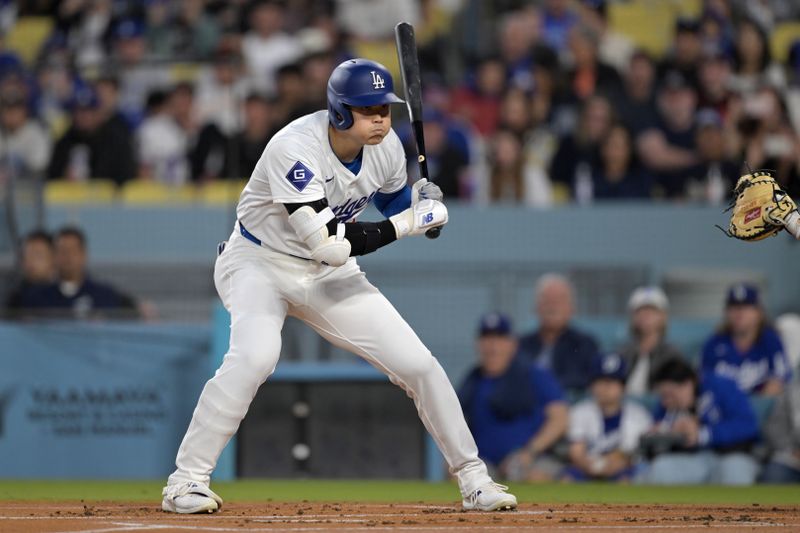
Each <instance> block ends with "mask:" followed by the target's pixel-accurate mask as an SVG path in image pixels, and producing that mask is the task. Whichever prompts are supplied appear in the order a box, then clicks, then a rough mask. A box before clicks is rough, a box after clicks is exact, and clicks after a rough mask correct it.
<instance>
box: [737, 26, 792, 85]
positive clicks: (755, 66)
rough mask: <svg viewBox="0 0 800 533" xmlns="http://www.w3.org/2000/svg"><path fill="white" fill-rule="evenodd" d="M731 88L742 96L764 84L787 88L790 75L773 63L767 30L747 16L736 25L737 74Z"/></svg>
mask: <svg viewBox="0 0 800 533" xmlns="http://www.w3.org/2000/svg"><path fill="white" fill-rule="evenodd" d="M730 85H731V89H732V90H733V91H734V92H738V93H740V94H742V95H748V94H752V93H754V92H756V91H757V90H758V89H760V88H761V87H764V86H771V87H779V88H783V87H785V86H786V78H785V77H784V73H783V71H782V70H781V68H780V67H779V66H778V65H776V64H775V63H773V61H772V54H771V53H770V50H769V40H768V38H767V33H766V32H765V31H764V30H763V29H762V28H761V27H760V26H759V25H758V24H757V23H756V22H754V21H753V20H750V19H744V20H742V21H740V22H739V24H738V26H737V28H736V45H735V49H734V74H733V76H732V78H731V81H730Z"/></svg>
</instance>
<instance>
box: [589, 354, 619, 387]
mask: <svg viewBox="0 0 800 533" xmlns="http://www.w3.org/2000/svg"><path fill="white" fill-rule="evenodd" d="M626 376H627V368H626V367H625V360H624V359H623V358H622V356H620V355H619V354H617V353H608V354H597V355H596V356H594V358H593V359H592V370H591V378H592V381H595V380H597V379H616V380H617V381H622V382H623V383H624V382H625V377H626Z"/></svg>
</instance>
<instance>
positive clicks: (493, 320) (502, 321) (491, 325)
mask: <svg viewBox="0 0 800 533" xmlns="http://www.w3.org/2000/svg"><path fill="white" fill-rule="evenodd" d="M511 332H512V328H511V319H510V318H508V316H506V315H505V314H503V313H486V314H485V315H483V316H482V317H481V321H480V323H479V324H478V337H483V336H486V335H503V336H505V335H511Z"/></svg>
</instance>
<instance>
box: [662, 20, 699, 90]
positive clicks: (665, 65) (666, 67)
mask: <svg viewBox="0 0 800 533" xmlns="http://www.w3.org/2000/svg"><path fill="white" fill-rule="evenodd" d="M701 29H702V28H701V24H700V20H699V19H695V18H689V17H679V18H677V19H676V20H675V31H674V35H673V41H672V49H671V50H670V51H669V53H668V54H667V57H665V58H664V60H663V61H662V62H661V65H659V79H661V80H664V77H665V76H666V75H668V74H669V73H670V72H674V71H678V72H680V74H681V75H682V76H683V77H684V78H685V79H686V80H687V82H688V83H689V85H691V86H692V87H693V88H696V87H697V67H698V66H699V65H700V60H701V58H702V54H703V40H702V37H701Z"/></svg>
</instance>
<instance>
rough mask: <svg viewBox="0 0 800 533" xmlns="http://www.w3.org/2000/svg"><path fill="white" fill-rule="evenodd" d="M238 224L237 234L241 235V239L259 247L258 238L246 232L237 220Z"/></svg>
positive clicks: (259, 240) (259, 241)
mask: <svg viewBox="0 0 800 533" xmlns="http://www.w3.org/2000/svg"><path fill="white" fill-rule="evenodd" d="M238 222H239V232H240V233H241V234H242V237H244V238H245V239H247V240H248V241H250V242H252V243H253V244H256V245H258V246H261V239H259V238H258V237H256V236H255V235H253V234H252V233H250V232H249V231H247V230H246V229H245V227H244V225H243V224H242V221H241V220H239V221H238Z"/></svg>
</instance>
